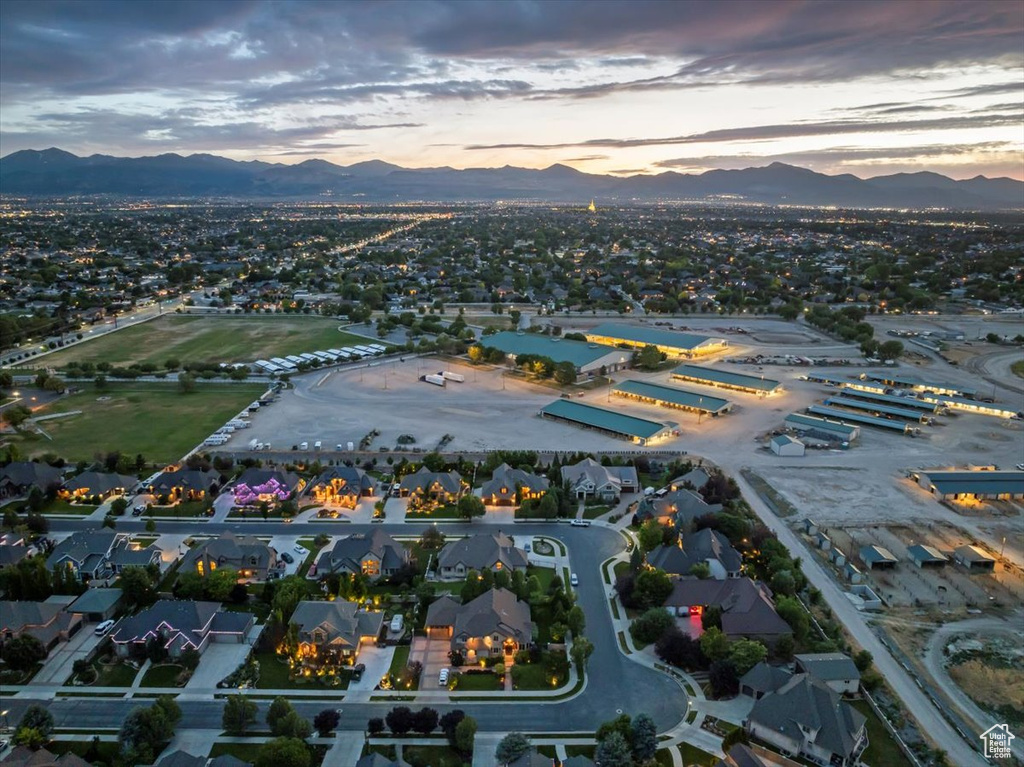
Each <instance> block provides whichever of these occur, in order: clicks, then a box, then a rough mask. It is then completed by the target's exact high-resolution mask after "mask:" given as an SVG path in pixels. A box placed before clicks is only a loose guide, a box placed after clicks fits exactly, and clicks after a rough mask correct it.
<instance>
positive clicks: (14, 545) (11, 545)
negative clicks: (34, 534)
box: [0, 535, 35, 570]
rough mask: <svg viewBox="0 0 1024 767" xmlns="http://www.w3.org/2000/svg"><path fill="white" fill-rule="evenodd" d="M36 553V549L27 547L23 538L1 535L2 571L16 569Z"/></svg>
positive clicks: (0, 560)
mask: <svg viewBox="0 0 1024 767" xmlns="http://www.w3.org/2000/svg"><path fill="white" fill-rule="evenodd" d="M34 552H35V548H34V547H30V546H26V545H25V539H24V538H23V537H21V536H13V535H0V570H3V569H4V568H5V567H14V565H16V564H18V562H20V561H21V560H23V559H26V558H27V557H30V556H31V555H32V554H33V553H34Z"/></svg>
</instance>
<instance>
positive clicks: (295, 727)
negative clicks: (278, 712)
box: [274, 710, 313, 740]
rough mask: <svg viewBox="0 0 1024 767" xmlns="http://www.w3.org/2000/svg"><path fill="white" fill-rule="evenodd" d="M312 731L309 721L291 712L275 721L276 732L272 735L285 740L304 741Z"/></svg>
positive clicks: (293, 711) (297, 713)
mask: <svg viewBox="0 0 1024 767" xmlns="http://www.w3.org/2000/svg"><path fill="white" fill-rule="evenodd" d="M312 731H313V728H312V727H311V726H310V724H309V720H308V719H306V718H304V717H303V716H302V715H301V714H300V713H299V712H298V711H295V710H292V711H289V712H288V713H287V714H285V715H284V716H283V717H281V718H280V719H278V720H277V730H276V732H274V734H275V735H278V736H281V737H285V738H298V739H299V740H305V739H306V738H308V737H309V735H310V733H311V732H312Z"/></svg>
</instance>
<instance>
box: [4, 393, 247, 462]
mask: <svg viewBox="0 0 1024 767" xmlns="http://www.w3.org/2000/svg"><path fill="white" fill-rule="evenodd" d="M86 388H87V391H82V392H79V393H77V394H71V395H69V396H67V397H62V398H61V399H59V400H57V401H55V402H54V403H53V404H52V405H48V406H46V407H45V408H44V412H45V414H47V415H50V414H53V413H70V412H73V411H76V410H77V411H81V412H80V413H77V414H76V415H70V416H68V417H66V418H57V419H53V420H50V421H44V422H43V423H42V428H43V429H44V431H45V432H46V434H47V435H48V436H49V437H50V439H46V438H45V437H42V436H40V435H37V434H28V433H23V434H22V436H21V440H22V445H21V447H22V450H23V451H25V452H27V453H30V454H35V453H57V454H58V455H60V456H61V457H63V458H64V459H66V460H68V461H70V462H75V461H89V460H92V459H93V458H94V457H95V456H96V454H97V453H103V452H108V451H115V450H117V451H120V452H121V453H124V454H126V455H132V456H134V455H137V454H139V453H141V454H142V455H143V456H145V458H146V459H147V460H148V461H152V462H157V463H170V462H172V461H175V460H177V459H179V458H180V457H181V456H182V455H184V454H185V453H187V452H188V451H189V450H191V449H192V448H193V447H195V446H196V444H197V443H199V442H201V441H202V440H203V439H204V438H205V437H206V436H208V435H209V434H211V433H212V432H214V431H215V430H216V429H217V428H219V427H220V426H223V425H224V422H225V421H227V420H229V419H230V418H231V417H232V416H234V415H235V414H236V413H238V412H239V411H240V410H242V408H244V407H245V406H246V405H247V404H248V403H250V402H252V401H253V400H254V399H255V398H256V397H258V396H259V395H260V394H262V393H263V391H264V387H263V386H259V385H256V384H239V385H217V384H200V385H198V386H197V387H196V390H195V391H193V392H189V393H188V394H183V393H181V392H180V391H178V387H177V384H176V383H169V384H111V385H110V386H109V388H108V389H106V390H104V391H102V392H101V391H96V390H95V388H93V386H92V384H87V385H86Z"/></svg>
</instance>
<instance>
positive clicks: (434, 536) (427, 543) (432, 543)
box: [324, 526, 444, 549]
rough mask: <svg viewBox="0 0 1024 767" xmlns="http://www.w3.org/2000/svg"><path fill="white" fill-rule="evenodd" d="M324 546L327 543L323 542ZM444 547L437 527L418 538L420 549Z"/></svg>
mask: <svg viewBox="0 0 1024 767" xmlns="http://www.w3.org/2000/svg"><path fill="white" fill-rule="evenodd" d="M324 545H325V546H326V545H327V543H326V542H324ZM442 546H444V533H442V532H441V531H440V530H438V529H437V526H431V527H428V528H427V529H426V530H424V532H423V535H421V536H420V548H421V549H439V548H441V547H442Z"/></svg>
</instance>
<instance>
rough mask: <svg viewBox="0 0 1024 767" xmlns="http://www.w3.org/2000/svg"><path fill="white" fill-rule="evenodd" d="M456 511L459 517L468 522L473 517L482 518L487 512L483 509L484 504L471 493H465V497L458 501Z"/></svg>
mask: <svg viewBox="0 0 1024 767" xmlns="http://www.w3.org/2000/svg"><path fill="white" fill-rule="evenodd" d="M458 509H459V516H460V517H462V518H463V519H466V520H470V521H472V519H473V517H482V516H483V515H484V513H485V512H486V511H487V509H486V508H485V507H484V502H483V501H481V500H480V499H479V498H477V497H476V496H475V495H473V494H472V493H466V495H464V496H462V497H461V498H460V499H459V504H458Z"/></svg>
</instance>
